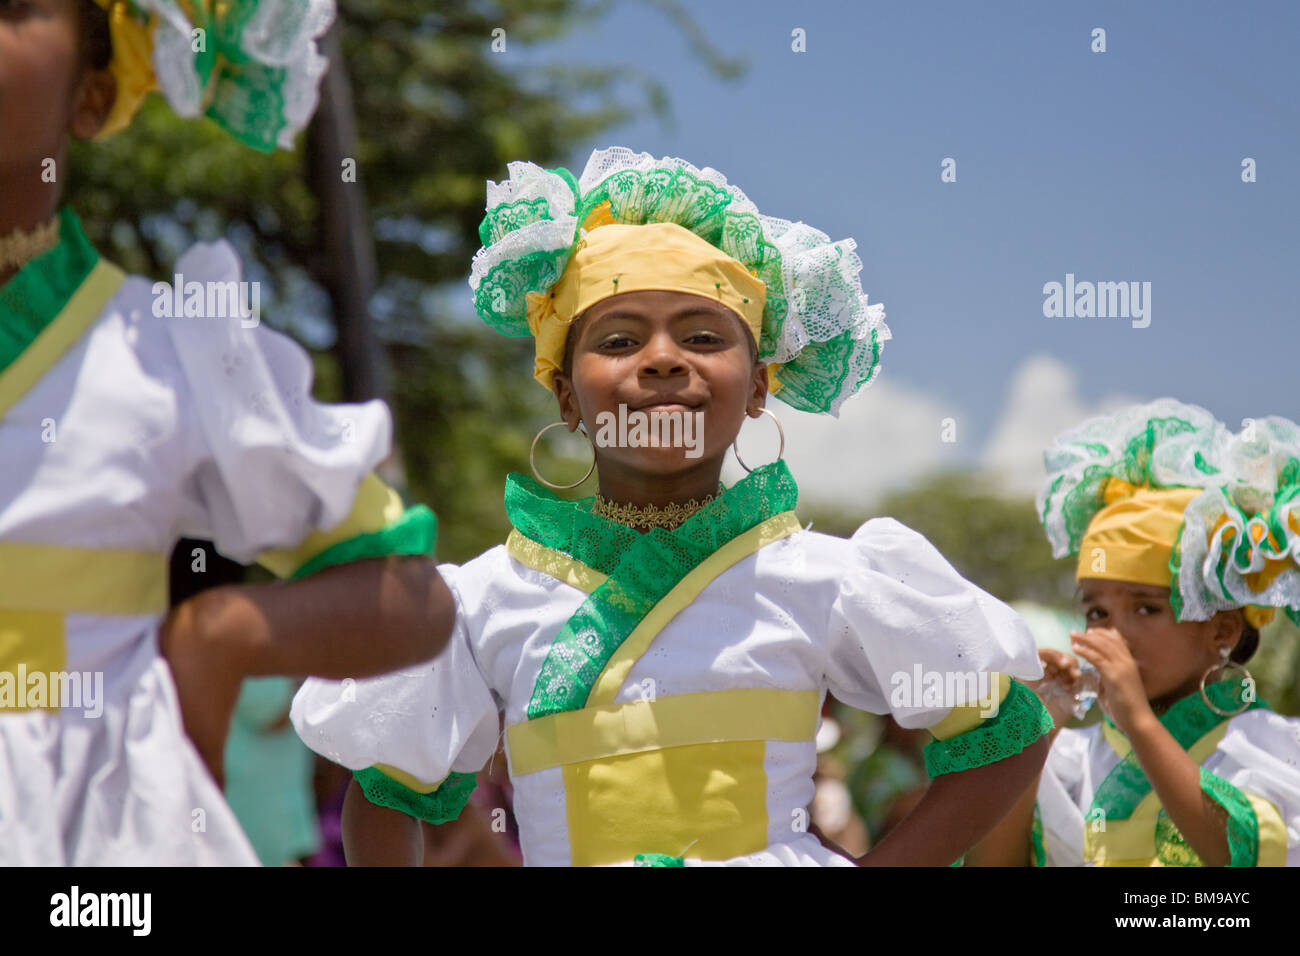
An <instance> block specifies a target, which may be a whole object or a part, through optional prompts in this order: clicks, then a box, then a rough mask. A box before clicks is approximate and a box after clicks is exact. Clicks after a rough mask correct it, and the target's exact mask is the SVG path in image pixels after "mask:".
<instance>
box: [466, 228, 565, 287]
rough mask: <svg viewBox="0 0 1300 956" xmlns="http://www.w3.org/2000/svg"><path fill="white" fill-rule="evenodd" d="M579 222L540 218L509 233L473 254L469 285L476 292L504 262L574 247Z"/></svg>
mask: <svg viewBox="0 0 1300 956" xmlns="http://www.w3.org/2000/svg"><path fill="white" fill-rule="evenodd" d="M577 227H578V221H577V220H576V219H575V218H574V217H573V216H564V217H562V218H560V219H539V220H538V221H537V222H530V223H529V224H528V225H526V226H524V227H523V228H522V229H516V230H515V231H514V232H510V233H506V235H504V236H502V237H501V238H500V239H499V240H497V241H496V242H494V243H492V245H490V246H488V247H487V248H485V249H480V250H479V251H478V252H477V253H475V255H474V261H473V262H472V263H471V264H470V273H469V285H470V288H471V289H473V290H474V291H475V292H477V291H478V287H479V285H480V284H481V283H482V282H483V280H484V279H485V278H487V276H488V274H489V273H490V272H491V271H492V270H493V269H494V268H496V267H497V266H498V265H500V264H501V263H503V262H506V261H508V260H510V259H518V258H519V257H520V256H523V255H527V254H528V253H531V252H556V253H558V252H563V251H565V250H567V249H568V248H569V247H570V246H571V245H573V235H574V232H575V231H576V229H577Z"/></svg>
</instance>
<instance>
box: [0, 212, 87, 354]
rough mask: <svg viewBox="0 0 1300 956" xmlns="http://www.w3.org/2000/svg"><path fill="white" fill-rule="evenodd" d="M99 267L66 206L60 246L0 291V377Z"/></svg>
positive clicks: (62, 221)
mask: <svg viewBox="0 0 1300 956" xmlns="http://www.w3.org/2000/svg"><path fill="white" fill-rule="evenodd" d="M98 262H99V253H98V252H96V251H95V248H94V247H93V246H92V245H91V244H90V241H89V240H88V239H87V238H86V234H85V233H84V232H82V230H81V221H80V220H79V219H77V215H76V213H74V212H73V211H72V209H71V207H69V206H64V207H63V208H62V209H61V210H60V211H59V244H58V245H57V246H55V247H54V248H53V249H51V250H50V251H49V252H46V253H45V254H44V255H40V256H37V257H36V258H35V259H33V260H32V261H31V262H29V263H27V264H26V265H25V266H23V267H22V268H21V269H19V270H18V272H17V273H16V274H15V275H14V276H13V278H11V279H10V280H9V281H8V282H6V283H5V284H4V285H3V286H0V372H3V371H4V370H5V369H7V368H8V367H9V366H10V365H12V364H13V362H14V360H15V359H17V358H18V356H20V355H22V354H23V352H24V351H26V349H27V347H28V346H29V345H31V344H32V342H34V341H35V340H36V337H37V336H38V335H40V334H41V332H43V331H44V330H45V327H46V326H48V325H49V324H50V323H51V322H52V321H54V319H55V318H56V317H57V316H58V314H59V313H60V312H61V311H63V307H64V306H65V305H67V303H68V300H69V299H71V298H72V294H73V293H74V292H76V291H77V289H78V288H80V286H81V284H82V283H83V282H85V281H86V277H87V276H89V275H90V273H91V271H92V270H93V269H94V268H95V266H96V264H97V263H98Z"/></svg>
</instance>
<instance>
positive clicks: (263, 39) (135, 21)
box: [95, 0, 335, 152]
mask: <svg viewBox="0 0 1300 956" xmlns="http://www.w3.org/2000/svg"><path fill="white" fill-rule="evenodd" d="M95 3H97V4H98V5H99V6H100V7H101V8H102V9H103V10H104V11H105V12H106V13H107V15H108V23H109V31H110V36H111V38H112V43H113V56H112V60H111V61H110V62H109V70H110V71H111V72H112V74H113V76H114V78H115V79H116V81H117V101H116V102H115V103H114V106H113V111H112V113H111V114H110V115H109V117H108V120H107V121H106V122H105V124H104V127H103V129H102V130H101V132H100V134H99V138H101V139H102V138H105V137H108V136H112V135H113V134H114V133H116V132H118V131H119V130H121V129H124V128H125V127H127V126H129V125H130V123H131V120H132V118H133V117H134V116H135V113H136V111H137V110H138V109H139V107H140V104H141V102H143V100H144V98H145V97H146V96H147V95H148V94H149V93H151V92H154V91H155V90H158V91H161V92H162V94H163V96H164V97H166V99H167V102H168V104H170V106H171V108H172V109H173V110H175V111H176V113H177V114H178V115H180V116H185V117H195V116H200V115H203V116H208V117H210V118H211V119H212V120H214V121H215V122H216V123H217V124H218V125H220V126H221V127H222V128H223V129H225V130H226V131H227V132H228V133H230V135H232V136H234V137H235V138H236V139H238V140H239V141H240V142H242V143H244V144H245V145H247V146H251V147H253V148H254V149H258V150H261V151H263V152H271V151H272V150H274V149H275V148H276V147H277V146H279V147H280V148H282V149H292V148H293V141H294V137H295V136H296V135H297V134H298V132H299V131H300V130H301V129H302V128H303V127H304V126H306V125H307V122H308V121H309V120H310V119H311V116H312V113H314V112H315V110H316V104H317V101H318V91H319V87H320V80H321V77H322V76H323V75H324V74H325V70H326V68H327V67H328V65H329V64H328V61H326V59H325V58H324V57H322V56H320V55H319V54H318V53H317V50H316V38H317V37H319V36H320V35H321V34H323V33H324V32H325V31H326V30H327V29H329V26H330V24H331V23H332V22H333V21H334V13H335V9H334V0H95Z"/></svg>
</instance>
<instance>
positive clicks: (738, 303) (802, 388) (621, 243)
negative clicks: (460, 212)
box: [469, 148, 890, 415]
mask: <svg viewBox="0 0 1300 956" xmlns="http://www.w3.org/2000/svg"><path fill="white" fill-rule="evenodd" d="M509 172H510V177H509V179H507V180H505V181H503V182H500V183H496V182H489V183H488V184H487V215H486V216H485V217H484V219H483V222H482V224H481V225H480V227H479V237H480V239H481V240H482V243H483V247H482V248H481V249H480V250H479V252H478V253H477V254H476V255H475V256H474V262H473V266H472V269H471V275H470V280H469V281H470V287H471V288H472V289H473V291H474V304H475V308H476V309H477V311H478V314H479V315H480V317H482V319H483V320H484V321H485V322H487V323H488V324H489V325H491V326H493V327H494V328H496V329H497V330H498V331H500V332H503V333H505V334H506V335H512V336H527V335H532V336H534V338H535V339H536V345H537V366H536V369H535V377H536V378H537V380H538V381H539V382H541V383H542V384H543V385H544V386H546V387H547V388H550V386H551V379H552V377H553V375H554V374H555V372H556V371H558V370H559V369H560V367H561V365H562V362H563V355H564V343H565V340H566V338H567V334H568V328H569V325H570V324H571V323H572V321H573V319H574V318H575V317H576V316H578V315H580V314H581V313H582V311H583V310H585V309H586V308H588V307H589V306H590V305H593V304H595V302H597V301H600V300H601V299H603V298H607V297H608V296H610V295H614V294H618V293H620V292H630V291H637V290H639V289H668V290H676V291H684V292H690V293H692V294H700V295H709V296H714V297H716V298H717V299H718V300H719V301H722V302H723V303H724V304H726V305H727V306H728V307H730V308H732V310H733V311H735V312H736V313H737V314H738V315H739V316H740V317H741V319H742V320H743V321H744V322H745V323H746V325H747V326H748V327H749V329H750V331H751V333H752V334H753V335H754V338H755V341H756V344H757V347H758V357H759V359H760V360H761V361H763V362H765V363H767V364H768V366H769V370H770V371H771V372H772V373H773V376H774V382H773V388H772V392H773V394H775V395H776V396H777V397H778V398H780V399H782V400H783V401H785V402H786V403H787V404H789V405H791V406H793V407H795V408H798V409H801V410H803V411H809V412H827V413H830V414H832V415H838V413H839V409H840V406H841V405H842V404H843V403H844V401H845V400H846V399H848V398H849V397H850V396H852V395H854V394H855V393H856V392H857V391H858V390H859V389H861V388H862V387H863V386H865V385H867V384H869V383H870V382H871V381H872V380H873V379H874V378H875V376H876V374H877V372H878V371H879V369H880V353H881V349H882V348H883V346H884V343H885V342H886V341H888V340H889V338H890V332H889V327H888V326H886V325H885V322H884V319H885V312H884V308H883V307H882V306H881V305H880V304H878V303H876V304H871V305H868V304H867V296H866V295H865V294H864V293H863V291H862V286H861V284H860V282H859V273H860V272H861V270H862V260H861V259H860V258H858V255H857V253H856V252H855V249H856V244H855V243H854V241H853V240H852V239H842V240H839V241H832V240H831V239H830V237H829V236H827V235H826V234H825V233H823V232H821V231H820V230H817V229H814V228H813V227H811V226H808V225H805V224H804V223H801V222H791V221H789V220H786V219H776V218H773V217H771V216H764V215H761V214H760V213H759V212H758V210H757V208H756V207H755V206H754V204H753V203H752V202H750V200H749V198H748V197H746V196H745V194H744V193H743V192H741V191H740V190H739V189H738V188H736V187H735V186H733V185H731V184H730V183H728V182H727V180H726V179H725V177H723V175H722V174H721V173H719V172H718V171H717V170H715V169H712V168H705V169H697V168H696V167H695V166H693V165H691V164H690V163H688V162H686V161H685V160H681V159H673V158H664V159H655V158H654V157H652V156H651V155H650V154H649V153H634V152H632V151H631V150H629V149H623V148H614V149H602V150H596V151H595V152H593V153H592V154H591V158H590V159H589V160H588V161H587V166H586V168H585V169H584V170H583V172H582V175H581V176H579V177H577V178H575V177H574V176H573V174H572V173H570V172H569V171H568V170H567V169H563V168H560V169H553V170H548V169H543V168H541V167H540V166H537V165H534V164H533V163H526V162H515V163H511V164H510V165H509ZM629 227H637V228H629ZM682 262H686V263H688V265H686V266H672V265H668V263H682Z"/></svg>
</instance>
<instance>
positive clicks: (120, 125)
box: [95, 0, 158, 139]
mask: <svg viewBox="0 0 1300 956" xmlns="http://www.w3.org/2000/svg"><path fill="white" fill-rule="evenodd" d="M95 3H97V4H98V5H99V6H100V7H101V8H102V9H104V10H105V11H106V12H107V13H108V27H109V33H110V35H111V37H112V39H113V59H112V61H111V62H110V63H109V66H108V69H109V72H111V73H112V74H113V79H114V80H116V81H117V99H115V100H114V101H113V109H112V112H110V113H109V114H108V119H106V120H105V121H104V125H103V127H102V128H101V129H100V131H99V133H98V134H97V135H96V136H95V139H107V138H108V137H110V136H112V135H113V134H114V133H117V132H120V131H121V130H123V129H125V128H126V127H128V126H130V125H131V120H132V119H134V118H135V114H136V111H138V110H139V109H140V104H141V103H142V102H144V98H145V97H146V96H148V95H149V94H150V93H152V92H153V91H155V90H156V89H158V78H157V77H156V76H155V75H154V71H153V31H154V28H155V26H156V23H157V16H156V14H151V15H150V17H149V22H148V23H141V22H140V21H139V20H137V19H136V18H135V17H133V16H132V15H131V12H130V10H129V9H128V8H127V5H126V3H125V2H124V0H95Z"/></svg>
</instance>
